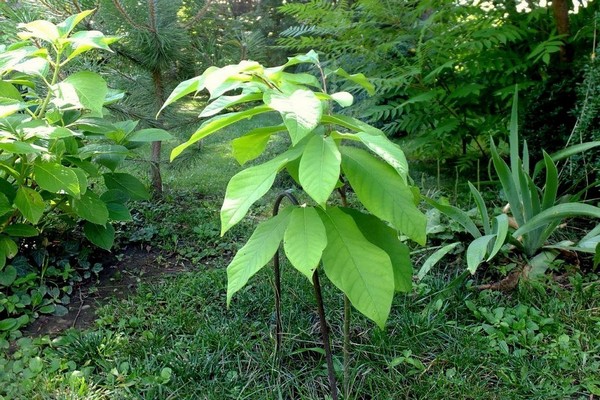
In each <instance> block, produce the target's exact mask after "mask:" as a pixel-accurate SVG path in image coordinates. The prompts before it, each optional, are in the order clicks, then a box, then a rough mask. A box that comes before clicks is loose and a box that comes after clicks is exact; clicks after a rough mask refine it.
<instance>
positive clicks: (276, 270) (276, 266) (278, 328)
mask: <svg viewBox="0 0 600 400" xmlns="http://www.w3.org/2000/svg"><path fill="white" fill-rule="evenodd" d="M286 197H287V198H288V199H289V201H290V202H291V203H292V204H294V205H296V206H297V205H298V200H296V197H294V195H293V194H292V193H291V191H290V190H286V191H284V192H282V193H280V194H279V195H278V196H277V198H276V199H275V204H274V206H273V216H275V215H277V214H279V206H280V205H281V202H282V201H283V199H285V198H286ZM273 274H274V275H275V285H274V288H273V291H274V292H275V357H276V358H279V357H278V356H279V352H280V351H281V342H282V337H283V328H282V324H281V266H280V262H279V249H277V251H276V252H275V256H274V257H273Z"/></svg>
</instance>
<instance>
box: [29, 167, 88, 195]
mask: <svg viewBox="0 0 600 400" xmlns="http://www.w3.org/2000/svg"><path fill="white" fill-rule="evenodd" d="M33 173H34V174H35V181H36V183H37V184H38V185H39V186H40V187H41V188H42V189H44V190H47V191H49V192H52V193H60V192H63V191H64V192H66V193H68V194H70V195H71V196H74V197H79V195H80V194H81V191H80V187H79V179H78V178H77V174H76V173H75V172H74V171H73V170H72V169H71V168H68V167H65V166H63V165H60V164H58V163H52V162H42V161H40V162H36V163H35V165H34V166H33Z"/></svg>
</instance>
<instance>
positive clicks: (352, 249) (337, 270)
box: [319, 208, 394, 329]
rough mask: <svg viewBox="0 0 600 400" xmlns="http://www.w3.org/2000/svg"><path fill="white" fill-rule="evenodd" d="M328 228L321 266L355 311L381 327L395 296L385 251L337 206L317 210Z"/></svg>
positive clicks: (391, 273)
mask: <svg viewBox="0 0 600 400" xmlns="http://www.w3.org/2000/svg"><path fill="white" fill-rule="evenodd" d="M319 214H320V216H321V219H322V220H323V224H324V225H325V229H326V231H327V247H325V250H324V251H323V268H324V270H325V274H327V277H328V278H329V279H330V280H331V282H332V283H333V284H334V285H335V286H336V287H337V288H338V289H340V290H341V291H342V292H344V293H345V294H346V296H348V299H350V302H351V303H352V305H353V306H354V307H356V309H357V310H358V311H360V312H361V313H362V314H364V315H365V316H366V317H367V318H370V319H371V320H373V321H374V322H375V323H376V324H377V325H379V327H380V328H382V329H383V327H384V325H385V321H386V320H387V317H388V315H389V312H390V308H391V305H392V298H393V296H394V272H393V270H392V263H391V261H390V257H389V256H388V255H387V253H386V252H385V251H383V250H382V249H380V248H379V247H377V246H375V245H374V244H372V243H371V242H369V241H368V240H367V239H366V238H365V237H364V236H363V234H362V233H361V232H360V230H359V229H358V227H357V226H356V223H355V222H354V220H353V219H352V217H350V216H349V215H347V214H345V213H344V212H343V211H341V210H340V209H339V208H329V209H327V210H326V211H321V210H319Z"/></svg>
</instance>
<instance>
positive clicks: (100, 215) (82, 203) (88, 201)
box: [71, 190, 108, 225]
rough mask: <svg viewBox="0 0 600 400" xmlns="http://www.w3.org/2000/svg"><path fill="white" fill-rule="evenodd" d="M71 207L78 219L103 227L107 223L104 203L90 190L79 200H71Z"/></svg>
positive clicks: (106, 210)
mask: <svg viewBox="0 0 600 400" xmlns="http://www.w3.org/2000/svg"><path fill="white" fill-rule="evenodd" d="M71 207H72V208H73V211H75V213H76V214H77V215H78V216H79V217H81V218H83V219H85V220H86V221H90V222H92V223H94V224H97V225H105V224H106V223H107V222H108V209H107V208H106V203H104V202H103V201H102V200H101V199H100V197H99V196H98V195H97V194H96V193H94V192H92V191H91V190H88V191H87V192H86V193H85V194H84V195H82V196H81V197H80V198H79V199H73V200H72V201H71Z"/></svg>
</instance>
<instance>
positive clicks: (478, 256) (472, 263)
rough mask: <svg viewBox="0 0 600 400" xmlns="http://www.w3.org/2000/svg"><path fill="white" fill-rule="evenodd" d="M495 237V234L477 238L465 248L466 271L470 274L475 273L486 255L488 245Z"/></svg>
mask: <svg viewBox="0 0 600 400" xmlns="http://www.w3.org/2000/svg"><path fill="white" fill-rule="evenodd" d="M495 237H496V235H495V234H493V235H485V236H481V237H478V238H477V239H475V240H473V241H472V242H471V244H469V247H467V269H468V270H469V272H470V273H471V274H474V273H475V271H477V267H479V265H480V264H481V262H482V261H483V259H484V258H485V255H486V254H487V249H488V245H489V244H490V242H491V241H492V240H494V238H495Z"/></svg>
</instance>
